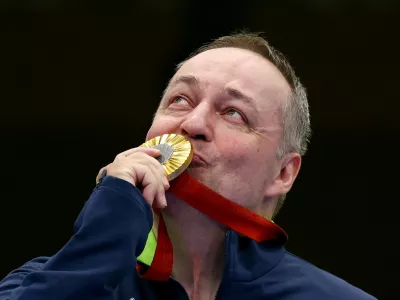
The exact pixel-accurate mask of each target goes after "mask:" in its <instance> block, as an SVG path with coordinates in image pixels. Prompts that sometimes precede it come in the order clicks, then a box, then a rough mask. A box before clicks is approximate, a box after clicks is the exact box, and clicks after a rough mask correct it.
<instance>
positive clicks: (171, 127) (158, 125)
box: [146, 116, 180, 141]
mask: <svg viewBox="0 0 400 300" xmlns="http://www.w3.org/2000/svg"><path fill="white" fill-rule="evenodd" d="M179 124H180V123H179V122H178V121H177V120H176V119H174V120H173V119H171V118H168V117H164V116H161V117H156V118H155V119H154V121H153V124H152V125H151V127H150V129H149V131H148V132H147V135H146V141H147V140H149V139H152V138H154V137H156V136H160V135H163V134H165V133H177V130H178V129H179V127H180V126H179Z"/></svg>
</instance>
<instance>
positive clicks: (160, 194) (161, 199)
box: [154, 185, 167, 208]
mask: <svg viewBox="0 0 400 300" xmlns="http://www.w3.org/2000/svg"><path fill="white" fill-rule="evenodd" d="M154 201H155V204H156V205H155V206H156V207H157V208H165V207H167V199H166V198H165V190H164V187H163V186H162V185H161V186H159V188H158V191H157V196H156V198H155V200H154Z"/></svg>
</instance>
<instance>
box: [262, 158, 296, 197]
mask: <svg viewBox="0 0 400 300" xmlns="http://www.w3.org/2000/svg"><path fill="white" fill-rule="evenodd" d="M280 164H281V167H280V172H279V173H278V174H277V176H276V178H275V179H274V181H273V182H272V183H271V184H269V185H268V186H267V188H266V190H265V197H275V196H279V195H283V194H286V193H287V192H289V191H290V189H291V188H292V185H293V183H294V181H295V180H296V177H297V174H299V171H300V166H301V156H300V154H298V153H289V154H287V155H285V156H284V157H283V158H282V159H281V161H280Z"/></svg>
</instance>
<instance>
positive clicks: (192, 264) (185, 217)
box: [163, 194, 226, 299]
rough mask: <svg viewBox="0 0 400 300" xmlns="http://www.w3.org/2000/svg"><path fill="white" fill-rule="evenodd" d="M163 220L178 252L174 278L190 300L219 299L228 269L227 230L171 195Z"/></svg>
mask: <svg viewBox="0 0 400 300" xmlns="http://www.w3.org/2000/svg"><path fill="white" fill-rule="evenodd" d="M167 197H168V206H167V208H165V209H164V210H163V217H164V221H165V225H166V227H167V231H168V235H169V237H170V239H171V242H172V245H173V249H174V266H173V271H172V277H173V278H174V279H176V280H177V281H178V282H179V283H180V284H182V286H183V287H184V288H185V290H186V291H187V293H188V295H189V296H190V299H215V296H216V293H217V290H218V287H219V285H220V282H221V280H222V274H223V269H224V243H225V233H226V228H224V227H222V226H221V225H220V224H218V223H216V222H215V221H214V220H211V219H210V218H209V217H208V216H205V215H204V214H202V213H201V212H199V211H198V210H196V209H194V208H192V207H191V206H189V205H188V204H187V203H185V202H184V201H182V200H180V199H178V198H177V197H175V196H173V195H171V194H168V196H167Z"/></svg>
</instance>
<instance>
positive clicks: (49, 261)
mask: <svg viewBox="0 0 400 300" xmlns="http://www.w3.org/2000/svg"><path fill="white" fill-rule="evenodd" d="M152 222H153V219H152V213H151V209H150V206H149V205H148V204H147V203H146V202H145V201H144V199H143V197H142V195H141V193H140V192H139V190H137V189H136V188H135V187H134V186H132V185H131V184H130V183H128V182H126V181H123V180H121V179H118V178H114V177H112V176H107V177H105V178H104V179H103V180H102V182H101V184H100V185H99V186H98V187H96V188H95V190H94V191H93V193H92V195H91V197H90V198H89V200H88V201H87V202H86V204H85V206H84V208H83V210H82V212H81V213H80V215H79V217H78V219H77V220H76V223H75V233H74V235H73V236H72V238H71V239H70V240H69V241H68V243H67V244H66V245H65V246H64V247H63V248H62V249H61V250H60V251H58V253H56V254H55V255H54V256H52V257H39V258H36V259H34V260H32V261H30V262H28V263H26V264H25V265H23V266H22V267H20V268H19V269H17V270H14V271H12V272H11V273H10V274H9V275H7V276H6V278H4V279H3V280H2V281H1V282H0V300H6V299H7V300H64V299H65V300H67V299H68V300H79V299H82V300H132V299H135V300H155V299H176V300H179V299H189V298H188V295H187V294H186V292H185V290H184V289H183V288H182V286H181V285H180V284H179V283H178V282H176V281H175V280H173V279H170V280H169V281H167V282H156V281H149V280H145V279H142V278H141V277H139V275H138V273H137V271H136V257H138V256H139V255H140V253H141V252H142V251H143V249H144V246H145V242H146V239H147V236H148V233H149V232H150V229H151V226H152ZM225 252H226V255H225V260H226V261H225V270H224V275H223V280H222V283H221V285H220V288H219V290H218V293H217V297H216V299H221V300H222V299H232V300H235V299H238V300H239V299H240V300H243V299H277V300H314V299H315V300H333V299H335V300H367V299H375V298H374V297H372V296H370V295H368V294H366V293H365V292H363V291H362V290H360V289H358V288H356V287H354V286H352V285H350V284H348V283H346V282H345V281H343V280H341V279H339V278H337V277H335V276H333V275H331V274H329V273H327V272H325V271H323V270H321V269H318V268H317V267H315V266H313V265H311V264H309V263H307V262H306V261H303V260H301V259H300V258H298V257H296V256H294V255H292V254H290V253H288V252H286V251H285V249H284V248H283V246H282V245H276V244H271V243H256V242H254V241H253V240H250V239H247V238H243V237H239V236H238V234H236V233H235V232H232V231H230V232H228V233H227V234H226V242H225Z"/></svg>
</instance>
